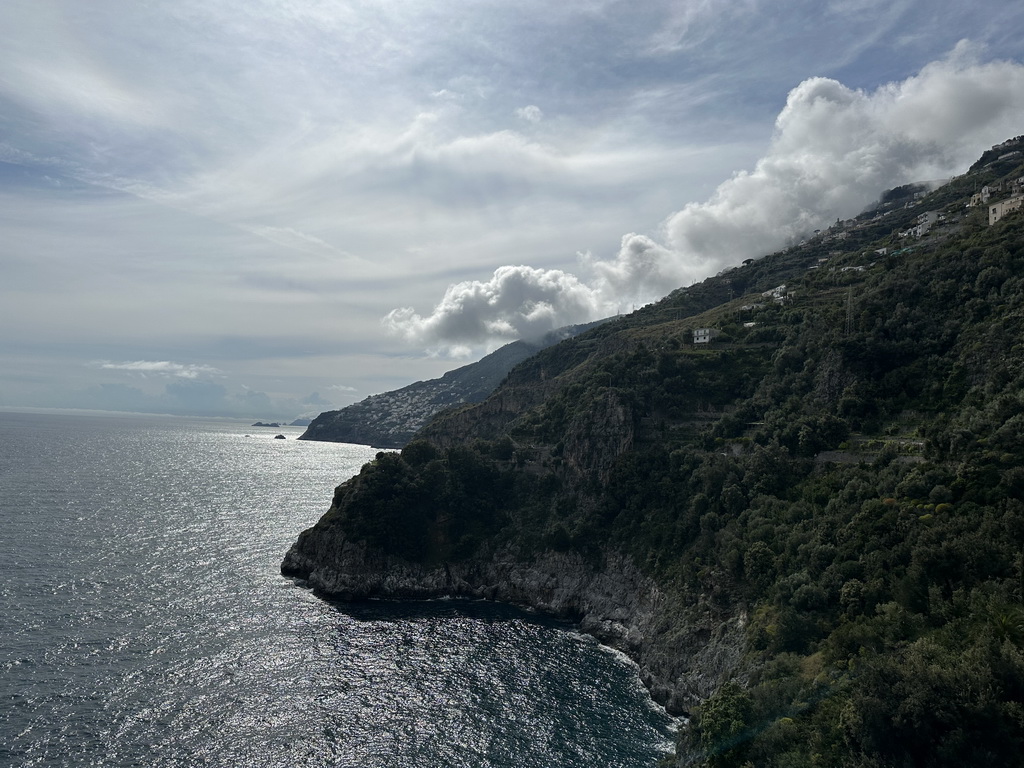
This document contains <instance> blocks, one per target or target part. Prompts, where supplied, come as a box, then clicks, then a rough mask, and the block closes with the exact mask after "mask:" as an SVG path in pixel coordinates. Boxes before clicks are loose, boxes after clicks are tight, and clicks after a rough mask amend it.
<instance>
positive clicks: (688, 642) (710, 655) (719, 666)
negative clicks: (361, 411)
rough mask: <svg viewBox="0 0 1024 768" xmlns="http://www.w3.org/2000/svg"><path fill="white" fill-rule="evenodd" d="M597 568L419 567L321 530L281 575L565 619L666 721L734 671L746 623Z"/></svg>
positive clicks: (355, 590)
mask: <svg viewBox="0 0 1024 768" xmlns="http://www.w3.org/2000/svg"><path fill="white" fill-rule="evenodd" d="M601 560H602V562H600V563H594V562H590V561H588V560H585V559H584V558H583V557H582V556H581V555H579V554H577V553H574V552H554V551H549V552H545V553H543V554H541V555H538V556H535V557H532V558H529V559H523V558H518V557H516V556H515V553H514V552H512V551H511V550H506V551H502V552H494V553H491V554H489V555H487V556H478V557H476V558H473V559H472V560H467V561H462V562H446V563H441V564H437V565H430V566H427V565H422V564H419V563H413V562H409V561H406V560H403V559H401V558H398V557H395V556H393V555H390V554H388V553H386V552H383V551H381V550H378V549H374V548H371V547H368V546H367V545H365V544H364V543H362V542H356V541H352V540H350V539H349V538H348V537H346V535H345V533H344V531H343V530H342V528H341V526H340V525H338V524H337V523H335V522H334V521H330V522H326V523H325V522H323V521H322V522H321V523H320V524H318V525H317V526H315V527H314V528H311V529H309V530H306V531H304V532H303V533H302V534H301V535H300V536H299V539H298V541H296V543H295V544H294V545H292V547H291V549H289V551H288V553H287V554H286V556H285V558H284V561H283V562H282V564H281V572H282V573H283V574H285V575H287V576H293V577H298V578H301V579H305V580H306V581H307V582H308V584H309V586H310V587H312V588H313V589H314V590H315V591H316V592H317V593H318V594H320V595H322V596H324V597H327V598H331V599H337V600H343V601H357V600H365V599H373V598H378V599H395V600H417V599H432V598H439V597H464V598H475V599H488V600H496V601H499V602H504V603H508V604H511V605H516V606H519V607H523V608H528V609H532V610H536V611H540V612H543V613H546V614H549V615H552V616H556V617H559V618H563V619H568V620H570V621H573V622H574V623H576V624H577V625H578V627H579V628H580V629H581V630H582V631H584V632H586V633H588V634H591V635H593V636H594V637H596V638H597V639H598V640H599V641H600V642H602V643H604V644H605V645H608V646H609V647H612V648H615V649H617V650H620V651H622V652H624V653H625V654H626V655H628V656H629V657H630V658H632V659H633V660H634V661H635V662H636V663H637V665H638V667H639V670H640V675H641V678H642V680H643V682H644V684H645V685H646V686H647V688H648V690H649V691H650V692H651V696H652V698H653V699H654V700H655V701H656V702H658V703H659V704H660V705H662V706H664V707H665V709H666V710H667V711H668V712H669V713H671V714H673V715H684V714H686V713H687V711H688V709H689V708H690V707H692V706H694V705H695V704H697V703H698V702H700V701H702V700H703V699H705V698H707V697H708V696H709V695H710V694H711V693H712V692H713V691H715V690H716V689H717V688H718V686H719V685H720V684H721V682H722V681H723V680H724V679H726V678H727V677H728V676H729V675H730V674H731V673H733V672H734V671H735V670H736V669H737V668H738V666H739V663H740V659H741V656H742V651H743V646H744V632H743V629H744V625H745V617H744V616H743V615H741V614H739V615H732V616H722V615H716V614H715V613H714V612H713V611H711V610H709V609H707V608H706V607H703V606H697V607H694V606H691V607H689V608H687V609H683V608H681V607H679V606H674V605H672V604H671V603H670V601H669V600H668V599H667V598H666V596H665V594H664V593H663V592H662V591H661V590H660V589H659V588H658V586H657V585H656V584H655V583H654V582H653V581H652V580H651V579H649V578H648V577H646V576H644V575H643V574H642V573H641V572H640V570H639V569H638V568H637V567H636V566H635V565H634V564H633V562H632V561H631V560H630V559H629V558H627V557H623V556H621V555H617V554H615V553H607V554H606V555H605V556H604V557H603V558H601Z"/></svg>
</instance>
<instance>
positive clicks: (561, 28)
mask: <svg viewBox="0 0 1024 768" xmlns="http://www.w3.org/2000/svg"><path fill="white" fill-rule="evenodd" d="M1022 40H1024V9H1020V8H1018V4H1017V3H1011V2H1005V1H1002V0H1000V1H999V2H996V1H994V0H977V1H976V2H973V3H963V2H951V1H949V2H947V0H884V2H881V1H878V2H876V1H875V0H842V2H839V1H835V2H833V1H830V0H793V1H792V2H787V3H778V2H771V3H770V2H763V1H762V0H735V1H729V0H688V1H686V2H683V1H680V0H645V1H644V2H642V3H636V2H632V1H631V2H624V1H620V0H579V1H574V0H567V2H564V3H559V4H554V3H550V2H547V0H545V2H539V1H537V0H514V2H513V1H511V0H461V1H455V0H430V2H424V1H423V0H376V1H373V0H351V1H349V0H302V1H299V0H201V1H200V0H152V2H145V3H142V2H133V3H126V2H122V1H121V0H117V1H115V0H89V2H82V0H4V2H3V3H2V4H0V407H8V408H84V409H100V410H121V411H141V412H154V413H170V414H182V415H209V416H215V415H216V416H237V417H240V418H262V419H270V418H273V419H291V418H296V417H300V416H313V415H316V414H317V413H319V412H321V411H324V410H329V409H332V408H341V407H344V406H345V405H349V404H351V403H353V402H356V401H359V400H361V399H363V398H365V397H366V396H368V395H371V394H375V393H378V392H382V391H387V390H391V389H396V388H398V387H401V386H405V385H406V384H409V383H411V382H413V381H417V380H421V379H428V378H434V377H437V376H440V375H441V374H442V373H444V372H445V371H447V370H450V369H452V368H454V367H457V366H459V365H463V364H465V363H467V362H470V361H472V360H474V359H478V358H479V357H480V356H481V355H483V354H484V353H486V352H488V351H490V350H492V349H495V348H496V347H498V346H500V345H502V344H504V343H507V342H509V341H512V340H514V339H516V338H520V337H528V336H531V335H536V334H539V333H542V332H544V331H546V330H549V329H551V328H554V327H560V326H563V325H566V324H570V323H578V322H584V321H587V320H592V319H597V318H600V317H607V316H610V315H614V314H616V313H618V312H629V311H631V310H632V308H634V307H637V306H641V305H643V304H645V303H648V302H650V301H653V300H656V299H658V298H660V297H661V296H664V295H665V294H667V293H669V292H670V291H671V290H673V289H675V288H678V287H680V286H683V285H689V284H691V283H693V282H694V281H697V280H700V279H703V278H704V277H707V276H709V275H713V274H716V273H718V272H720V271H721V270H722V269H725V268H727V267H730V266H734V265H736V264H738V263H740V262H741V261H743V260H744V259H746V258H752V257H757V256H761V255H764V254H766V253H770V252H772V251H774V250H777V249H779V248H781V247H784V246H785V245H786V244H788V243H789V242H792V241H793V240H794V239H799V238H800V237H801V236H802V235H804V234H806V233H808V232H809V231H811V230H813V229H815V228H819V227H821V226H823V225H827V224H829V223H831V222H833V221H835V219H836V218H840V217H841V218H847V217H850V216H853V215H855V214H856V213H858V212H860V211H861V210H863V209H864V208H865V207H866V206H867V205H868V204H870V203H871V202H872V201H873V200H875V199H877V197H878V195H879V193H880V192H881V191H882V190H884V189H886V188H890V187H893V186H897V185H899V184H903V183H907V182H910V181H919V180H933V179H943V178H948V177H949V176H951V175H953V174H956V173H962V172H963V171H965V170H966V169H967V167H968V166H969V165H970V164H971V163H972V162H973V161H974V160H975V159H977V157H978V156H979V155H980V154H981V152H982V151H983V150H985V149H987V148H988V147H990V146H991V145H993V144H995V143H998V142H1001V141H1003V140H1005V139H1007V138H1010V137H1013V136H1017V135H1020V134H1024V49H1022V48H1024V44H1022V43H1021V41H1022Z"/></svg>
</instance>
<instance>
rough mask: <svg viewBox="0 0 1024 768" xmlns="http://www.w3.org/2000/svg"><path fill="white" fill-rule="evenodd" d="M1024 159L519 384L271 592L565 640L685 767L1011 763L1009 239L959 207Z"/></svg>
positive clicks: (529, 368)
mask: <svg viewBox="0 0 1024 768" xmlns="http://www.w3.org/2000/svg"><path fill="white" fill-rule="evenodd" d="M1020 144H1021V142H1016V143H1013V144H1011V145H1010V146H1009V147H1005V146H1003V147H1000V148H999V151H998V152H993V153H986V158H989V159H988V160H986V161H985V162H980V161H979V163H978V164H976V165H975V166H972V170H971V171H970V172H969V173H967V174H965V175H963V176H960V177H958V178H956V179H954V180H952V181H951V182H950V183H948V184H946V185H945V186H943V187H941V188H939V189H937V190H935V191H934V192H932V193H930V194H928V195H925V196H923V197H918V198H916V199H914V200H913V204H912V205H910V206H909V207H908V206H907V205H906V204H904V205H902V206H889V207H887V208H886V209H884V210H878V211H875V212H872V213H870V214H866V215H864V216H863V217H858V218H857V219H855V220H851V221H849V222H837V224H836V226H835V227H833V228H831V229H830V230H828V231H826V232H822V233H819V234H817V235H816V236H814V237H812V238H810V239H809V240H808V241H806V242H805V243H803V244H801V245H799V246H795V247H793V248H790V249H788V250H787V251H785V252H780V253H776V254H772V255H769V256H767V257H765V258H762V259H759V260H755V261H751V262H749V263H746V264H744V265H743V266H741V267H738V268H736V269H733V270H730V271H728V272H726V273H724V274H721V275H719V276H717V277H715V278H711V279H709V280H707V281H705V282H704V283H702V284H700V285H695V286H692V287H690V288H686V289H680V290H678V291H676V292H674V293H673V294H672V295H670V296H668V297H666V298H665V299H664V300H662V301H661V302H658V303H657V304H654V305H651V306H649V307H645V308H644V309H642V310H639V311H637V312H635V313H633V314H631V315H629V316H626V317H623V318H620V319H618V320H615V321H612V322H609V323H607V324H605V325H602V326H600V327H598V328H596V329H593V330H591V331H589V332H587V333H585V334H581V335H580V336H577V337H575V338H572V339H569V340H566V341H563V342H562V343H560V344H558V345H556V346H554V347H550V348H548V349H546V350H543V351H541V352H540V353H538V354H536V355H534V356H533V357H531V358H529V359H527V360H525V361H523V362H522V363H520V364H519V365H518V366H517V367H516V368H514V369H513V370H512V371H511V372H510V374H509V375H508V377H507V379H506V380H505V381H504V382H503V384H502V385H501V386H500V387H499V388H498V389H497V390H496V391H495V392H494V393H493V394H492V395H490V396H489V397H488V398H487V399H485V400H484V401H483V402H481V403H478V404H474V405H467V406H464V407H462V408H458V409H452V410H449V411H446V412H444V413H442V414H441V415H439V416H438V417H437V418H435V419H434V420H433V421H432V422H431V423H430V424H428V425H427V426H426V427H425V428H424V429H423V430H421V432H420V433H419V434H418V435H417V439H416V440H414V441H413V442H412V443H410V444H409V445H408V446H406V448H405V449H404V450H403V451H402V452H401V454H395V453H381V454H378V457H377V459H376V461H375V462H372V463H371V464H368V465H367V466H366V467H365V468H364V469H363V471H362V473H361V474H360V475H358V476H357V477H355V478H353V479H352V480H351V481H349V482H347V483H345V484H343V485H341V486H339V487H338V489H337V491H336V493H335V497H334V501H333V504H332V506H331V509H330V510H329V511H328V513H327V514H326V515H325V516H324V517H323V518H322V519H321V521H320V522H319V523H317V525H316V526H315V527H314V528H311V529H310V530H308V531H305V532H303V533H302V534H301V535H300V537H299V539H298V541H297V542H296V544H295V545H294V546H293V547H292V548H291V550H289V552H288V554H287V555H286V557H285V561H284V563H283V564H282V570H283V572H285V573H289V574H293V575H297V576H301V577H303V578H307V579H308V580H309V583H310V584H311V585H312V586H313V587H314V588H316V589H318V590H320V591H321V592H323V593H325V594H331V595H334V596H336V597H340V598H343V599H360V598H365V597H431V596H439V595H464V596H475V597H489V598H493V599H501V600H507V601H509V602H514V603H519V604H525V605H531V606H534V607H538V608H540V609H542V610H546V611H550V612H552V613H556V614H559V615H562V616H566V617H569V618H572V619H574V620H576V621H578V622H579V623H580V626H581V627H582V628H583V629H585V630H586V631H588V632H592V633H593V634H594V635H596V636H597V637H599V638H601V639H602V641H604V642H607V643H608V644H610V645H613V646H616V647H618V648H621V649H622V650H624V651H625V652H627V653H628V654H630V655H631V656H632V657H633V658H634V659H636V660H637V662H638V664H639V666H640V671H641V675H642V677H643V679H644V681H645V683H646V684H647V685H648V687H649V688H650V690H651V692H652V695H653V696H654V697H655V699H656V700H658V701H659V702H661V703H663V704H664V705H665V706H666V707H667V708H668V709H669V710H670V711H672V712H676V713H684V712H685V713H686V714H688V715H689V716H690V720H689V725H688V726H687V727H686V728H683V729H681V732H680V740H679V745H678V751H677V755H676V756H675V758H674V759H673V762H674V763H676V764H679V765H684V764H686V765H689V764H701V765H709V766H715V767H716V768H717V767H724V766H744V765H748V764H749V765H758V766H818V765H829V766H856V767H859V768H868V767H869V766H872V767H877V766H921V765H927V766H963V765H1015V764H1019V762H1020V754H1021V749H1022V747H1024V705H1022V702H1024V556H1022V554H1021V553H1022V552H1024V212H1022V211H1017V212H1014V213H1009V214H1007V215H1006V216H1005V217H1004V218H1002V219H1001V220H1000V221H998V222H997V223H996V224H995V225H992V226H990V225H989V223H988V217H987V213H988V211H987V208H986V206H984V205H982V206H978V207H972V208H968V207H967V206H966V204H967V202H968V201H969V200H970V199H971V198H972V196H973V195H975V194H977V193H979V191H980V190H981V189H982V188H983V187H989V188H990V189H991V190H992V192H993V197H992V200H993V201H996V200H998V199H1000V197H1006V196H1008V195H1010V194H1012V193H1013V189H1014V185H1013V181H1014V180H1017V179H1020V178H1021V177H1022V176H1024V165H1022V164H1021V159H1022V158H1021V156H1020V155H1012V154H1011V153H1012V152H1014V151H1018V150H1019V149H1020ZM983 159H984V158H983ZM927 212H934V214H935V215H934V216H925V217H922V216H921V214H922V213H927ZM939 214H942V216H939ZM921 222H927V224H928V226H926V227H924V228H923V229H916V230H915V231H912V230H914V228H915V227H919V225H920V224H921ZM698 328H713V329H715V330H716V331H718V332H719V335H718V336H717V337H716V338H715V339H714V340H713V341H712V342H711V343H710V344H699V345H698V344H694V342H693V339H694V334H693V331H694V330H695V329H698Z"/></svg>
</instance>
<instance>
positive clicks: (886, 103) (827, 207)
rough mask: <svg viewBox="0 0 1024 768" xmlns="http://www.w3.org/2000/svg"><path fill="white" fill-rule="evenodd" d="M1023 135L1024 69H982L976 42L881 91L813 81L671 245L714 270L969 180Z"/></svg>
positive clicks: (686, 219) (680, 218)
mask: <svg viewBox="0 0 1024 768" xmlns="http://www.w3.org/2000/svg"><path fill="white" fill-rule="evenodd" d="M1022 125H1024V67H1022V66H1021V65H1020V64H1016V63H1011V62H991V63H988V64H978V63H976V61H974V59H973V57H972V51H971V47H970V46H969V45H968V44H966V43H961V44H960V45H958V46H957V47H956V49H955V50H954V51H953V53H952V54H951V55H950V56H949V57H948V58H946V59H945V60H943V61H939V62H935V63H933V64H930V65H928V66H927V67H925V68H923V69H922V70H921V72H920V73H919V74H918V75H916V76H914V77H911V78H908V79H907V80H904V81H903V82H899V83H890V84H888V85H885V86H882V87H881V88H878V89H876V90H875V91H873V92H867V91H862V90H854V89H851V88H847V87H846V86H844V85H842V84H841V83H839V82H837V81H835V80H831V79H828V78H811V79H809V80H805V81H804V82H802V83H800V85H798V86H797V87H796V88H794V89H793V90H792V91H791V92H790V94H789V98H788V99H787V101H786V106H785V108H784V109H783V110H782V112H781V113H780V114H779V116H778V118H777V119H776V121H775V135H774V137H773V140H772V143H771V146H770V148H769V150H768V153H767V154H766V155H765V156H764V157H763V158H762V159H761V160H760V161H758V163H757V165H756V167H755V168H754V170H753V171H743V172H740V173H737V174H736V175H735V176H733V177H732V178H731V179H729V180H727V181H725V182H723V183H722V184H721V185H719V187H718V189H717V190H715V193H714V194H713V195H712V196H711V199H710V200H708V201H707V202H704V203H691V204H689V205H687V206H685V207H684V208H683V209H682V210H681V211H679V212H678V213H676V214H674V215H672V216H671V217H669V219H668V221H667V222H666V225H665V234H666V240H667V244H668V245H669V247H671V249H672V250H673V251H674V252H675V253H677V254H679V258H681V259H683V260H690V259H694V258H698V259H703V260H705V261H706V262H707V263H708V264H709V265H711V266H712V271H716V269H715V268H716V267H717V268H720V267H723V266H727V265H732V264H736V263H738V262H739V261H740V260H742V259H744V258H749V257H754V256H758V255H762V254H764V253H769V252H771V251H773V250H776V249H778V248H780V247H782V246H784V245H786V244H787V243H788V242H789V241H791V240H793V239H794V238H796V237H799V236H800V235H802V234H806V233H807V232H809V231H811V230H813V229H815V228H819V227H821V226H822V225H824V224H827V223H830V222H831V221H834V220H835V219H836V218H837V217H848V216H851V215H853V214H856V213H858V212H860V210H862V209H863V208H864V207H865V206H866V205H867V204H868V203H870V202H871V201H872V200H874V199H875V198H877V196H878V194H879V193H880V192H881V191H882V190H884V189H886V188H889V187H893V186H896V185H898V184H903V183H907V182H911V181H921V180H927V179H933V178H941V177H945V176H949V175H951V174H952V173H955V172H957V171H962V170H964V168H965V167H966V165H968V164H969V163H970V162H971V161H972V160H973V159H975V158H976V157H977V155H978V154H979V150H980V149H984V148H987V147H988V146H989V145H991V144H993V143H995V142H997V141H1001V140H1003V139H1005V138H1008V137H1010V136H1014V135H1016V134H1017V133H1019V132H1020V130H1021V126H1022Z"/></svg>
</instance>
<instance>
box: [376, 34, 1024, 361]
mask: <svg viewBox="0 0 1024 768" xmlns="http://www.w3.org/2000/svg"><path fill="white" fill-rule="evenodd" d="M1022 127H1024V66H1022V65H1020V64H1017V63H1013V62H1008V61H994V62H989V63H985V64H981V63H978V61H977V51H975V50H974V49H973V47H972V46H971V45H970V44H968V43H966V42H962V43H960V44H959V45H957V46H956V48H955V49H954V50H953V52H952V53H951V54H950V55H949V56H948V57H946V58H945V59H943V60H941V61H937V62H934V63H932V64H929V65H928V66H926V67H924V68H923V69H922V70H921V71H920V72H919V73H918V74H917V75H915V76H913V77H910V78H908V79H906V80H904V81H902V82H897V83H890V84H887V85H884V86H882V87H880V88H877V89H875V90H873V91H865V90H858V89H852V88H848V87H847V86H845V85H843V84H842V83H840V82H838V81H836V80H834V79H829V78H822V77H815V78H810V79H808V80H805V81H804V82H802V83H800V84H799V85H798V86H797V87H795V88H794V89H793V90H792V91H790V93H789V97H788V99H787V101H786V105H785V107H784V108H783V109H782V111H781V112H780V113H779V115H778V117H777V119H776V121H775V132H774V136H773V138H772V141H771V144H770V146H769V148H768V151H767V153H766V154H765V155H764V156H763V157H762V158H761V159H760V160H759V161H758V162H757V163H756V165H755V167H754V169H753V170H750V171H741V172H738V173H736V174H734V175H733V176H732V177H731V178H730V179H728V180H726V181H725V182H723V183H721V184H720V185H719V186H718V188H717V189H716V190H715V191H714V193H713V194H712V195H711V197H710V198H709V199H708V200H707V201H705V202H702V203H690V204H688V205H686V206H684V207H683V208H682V209H681V210H680V211H678V212H677V213H674V214H672V215H671V216H669V217H668V219H667V220H666V221H665V222H664V225H663V229H662V233H661V234H662V239H663V241H664V242H663V243H659V242H656V241H655V240H654V239H652V238H651V237H648V236H645V235H642V234H635V233H634V234H628V235H626V236H624V237H623V238H622V242H621V244H620V247H619V250H618V252H617V253H616V255H615V256H614V258H612V259H610V260H602V259H597V258H595V257H593V256H592V255H591V254H589V253H587V254H583V255H582V256H581V257H580V261H581V266H582V267H583V269H584V270H585V271H586V272H587V273H588V274H589V279H588V280H587V281H583V280H581V279H580V278H577V277H576V276H574V275H572V274H569V273H567V272H564V271H561V270H541V269H533V268H531V267H526V266H514V267H512V266H510V267H501V268H499V269H498V270H496V271H495V273H494V275H493V277H492V278H491V279H490V280H485V281H467V282H461V283H458V284H456V285H452V286H450V287H449V288H448V290H447V291H446V293H445V296H444V298H443V299H442V300H441V302H440V303H439V304H438V305H437V306H436V307H435V308H434V310H433V311H432V312H431V313H430V314H428V315H426V316H421V315H419V314H418V313H417V312H416V311H415V310H414V309H412V308H410V307H405V308H401V309H396V310H393V311H392V312H391V313H389V314H388V315H387V317H386V318H385V319H384V324H385V327H386V328H387V329H388V330H390V331H391V332H392V333H395V334H399V335H402V336H404V337H405V338H406V339H407V340H408V341H410V342H415V343H421V344H426V345H428V346H442V347H443V346H445V345H453V344H457V345H467V344H469V345H481V344H487V343H493V342H494V341H497V340H507V339H510V338H515V337H518V336H523V335H531V334H538V333H541V332H544V331H547V330H549V329H552V328H555V327H558V326H560V325H565V324H569V323H577V322H582V321H585V320H591V319H597V318H599V317H602V316H607V315H608V314H611V313H613V312H614V311H615V309H616V308H619V307H623V306H628V304H629V303H630V302H634V303H645V302H647V301H650V300H652V299H656V298H659V297H661V296H664V295H665V294H666V293H668V292H669V291H671V290H673V289H674V288H677V287H679V286H681V285H684V284H686V283H688V282H691V281H693V280H696V279H700V278H703V277H707V276H709V275H712V274H715V273H717V272H719V271H721V270H722V269H723V268H725V267H728V266H734V265H736V264H739V263H740V262H741V261H742V260H744V259H746V258H751V257H757V256H760V255H764V254H767V253H771V252H772V251H775V250H777V249H779V248H781V247H784V246H785V245H787V244H788V243H790V242H791V241H793V240H795V239H797V238H799V237H801V236H803V235H806V234H807V233H809V232H811V231H812V230H814V229H816V228H821V227H823V226H825V225H827V224H829V223H831V222H833V221H835V220H836V218H847V217H849V216H852V215H855V214H856V213H859V212H860V211H861V210H863V209H864V207H865V206H867V205H868V204H869V203H871V202H872V201H873V200H875V199H877V197H878V195H879V194H880V193H881V192H882V191H883V190H884V189H886V188H890V187H893V186H897V185H899V184H904V183H908V182H912V181H923V180H931V179H936V178H942V177H946V176H949V175H951V174H952V173H955V172H958V171H962V170H964V169H965V168H966V166H967V165H968V164H969V163H970V162H971V161H972V160H974V159H976V157H977V155H978V154H979V153H980V150H982V149H985V148H987V147H988V146H989V145H991V144H993V143H996V142H998V141H1001V140H1003V139H1006V138H1008V137H1011V136H1015V135H1017V134H1019V133H1021V130H1022ZM505 140H506V141H508V140H509V137H506V138H505ZM514 143H515V144H516V145H517V146H521V145H520V144H519V139H518V137H516V141H515V142H514Z"/></svg>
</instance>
